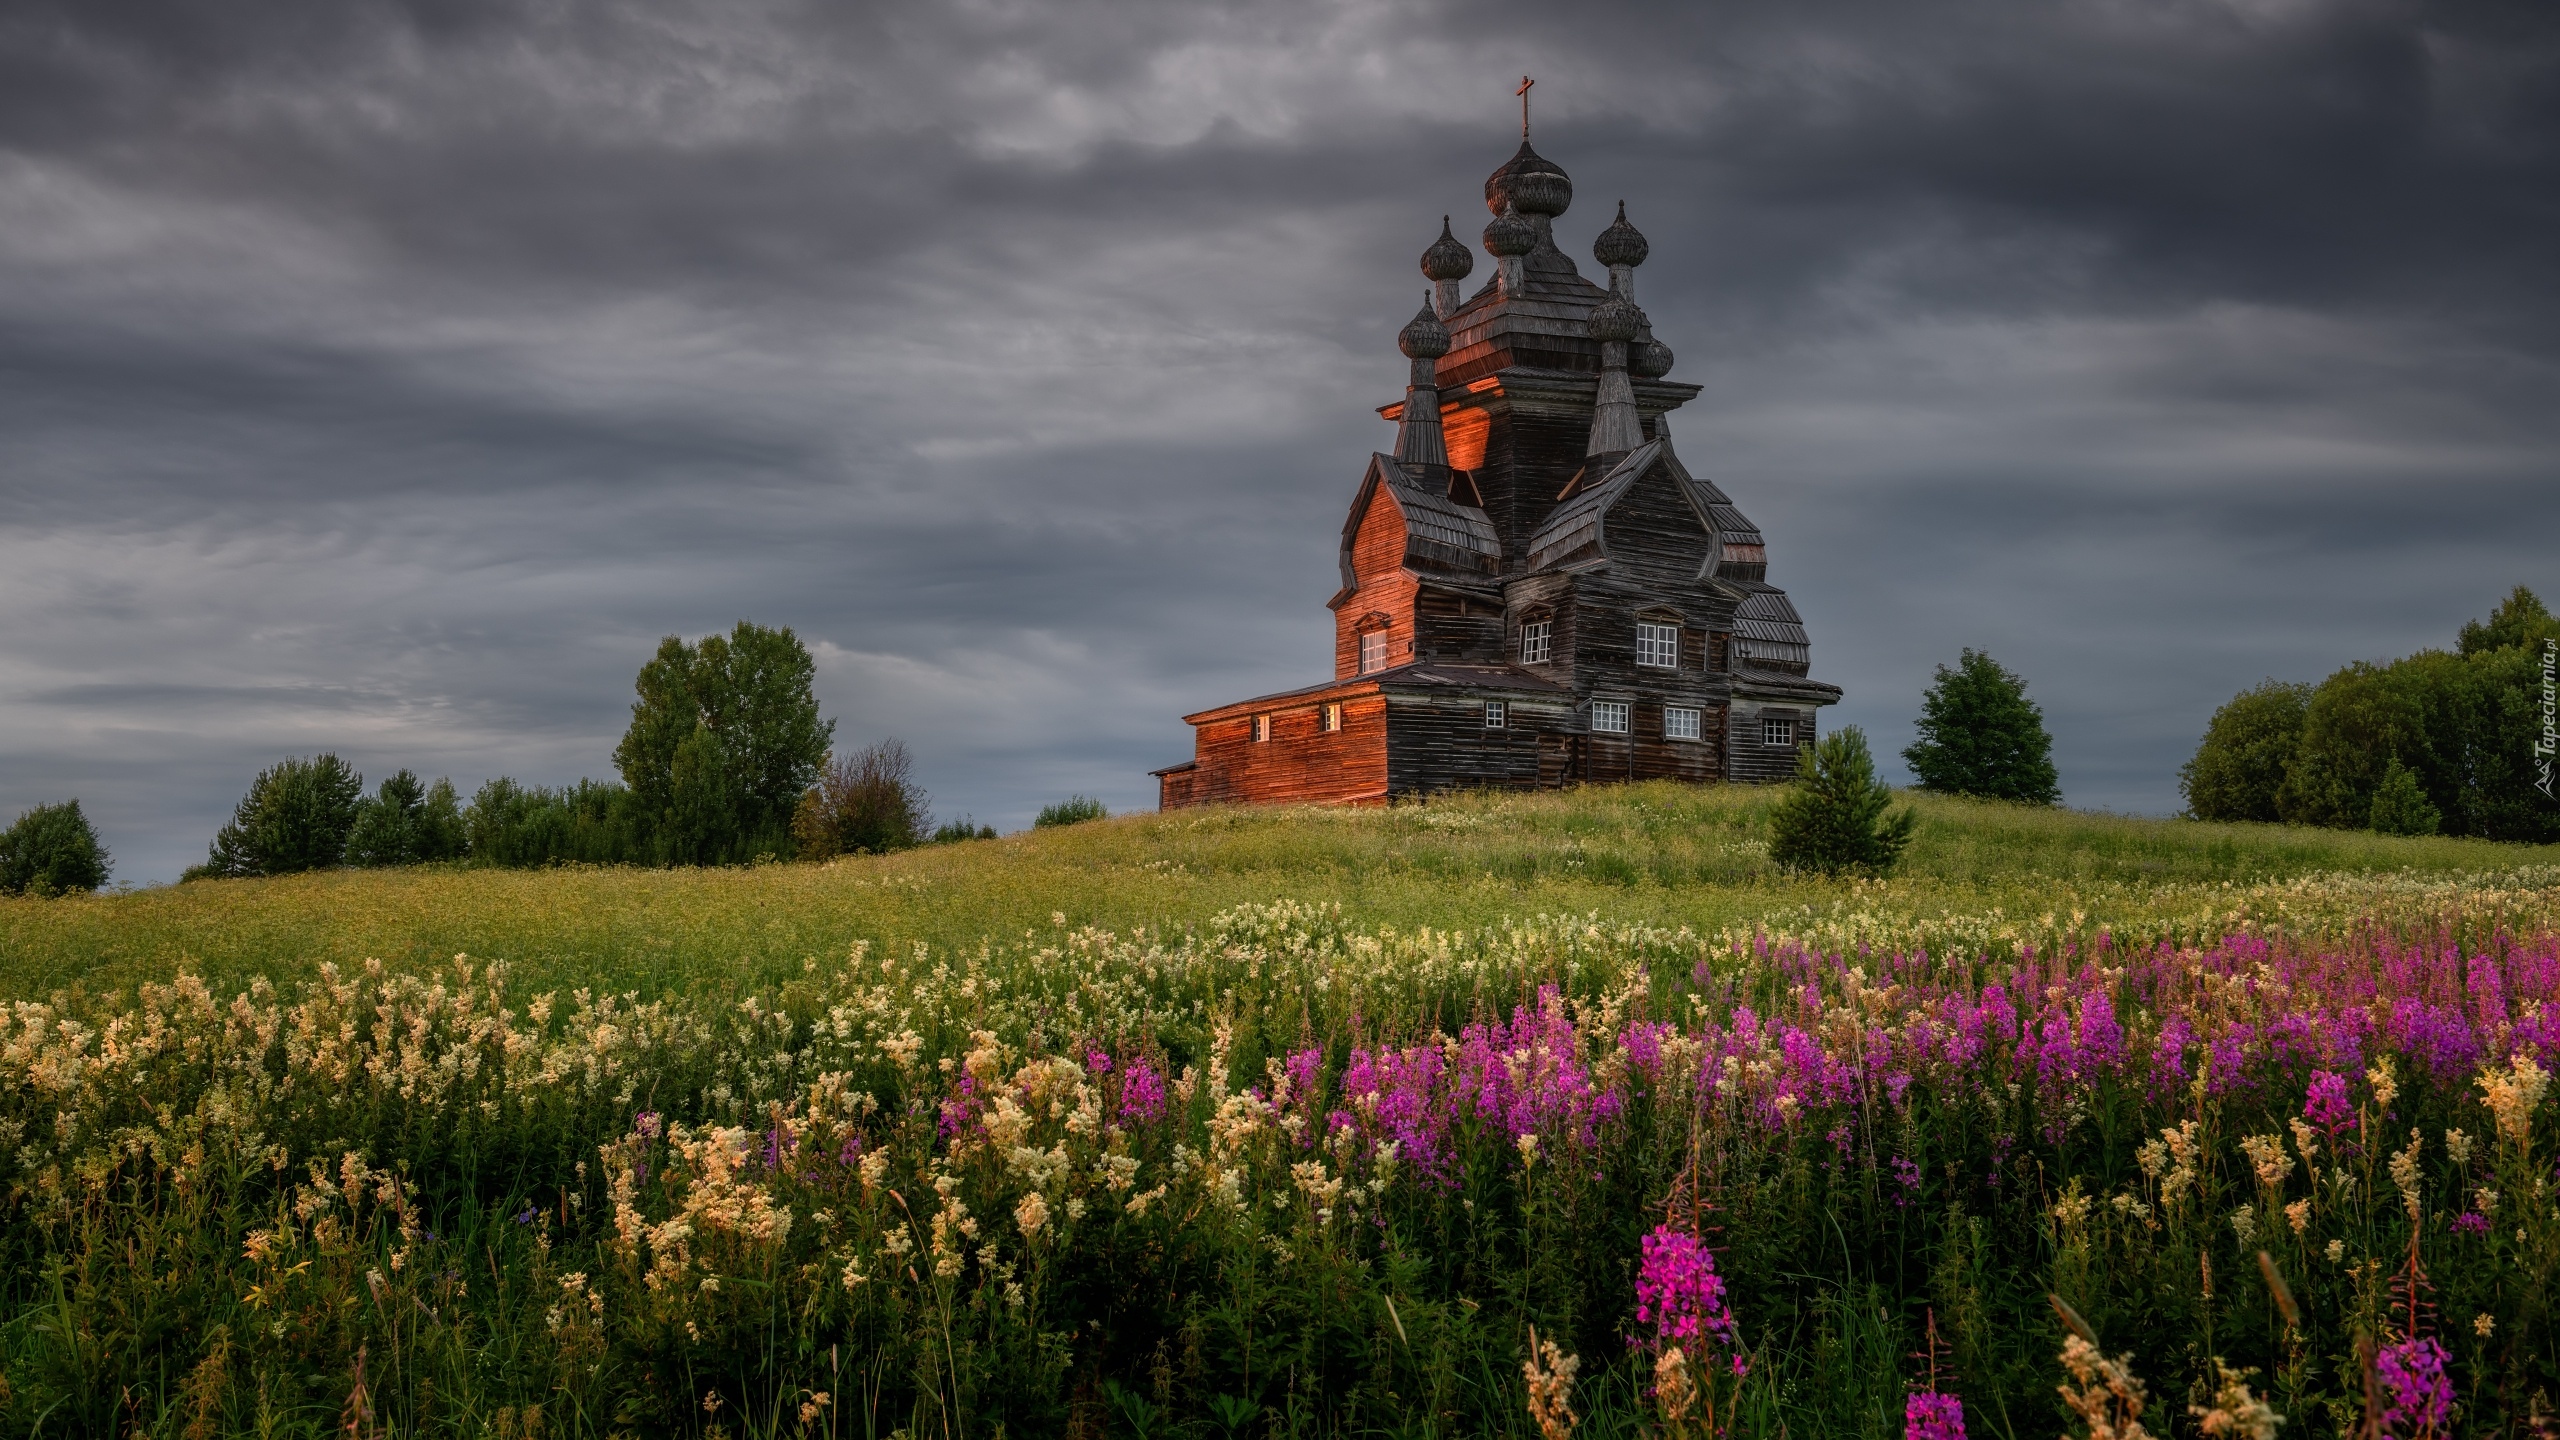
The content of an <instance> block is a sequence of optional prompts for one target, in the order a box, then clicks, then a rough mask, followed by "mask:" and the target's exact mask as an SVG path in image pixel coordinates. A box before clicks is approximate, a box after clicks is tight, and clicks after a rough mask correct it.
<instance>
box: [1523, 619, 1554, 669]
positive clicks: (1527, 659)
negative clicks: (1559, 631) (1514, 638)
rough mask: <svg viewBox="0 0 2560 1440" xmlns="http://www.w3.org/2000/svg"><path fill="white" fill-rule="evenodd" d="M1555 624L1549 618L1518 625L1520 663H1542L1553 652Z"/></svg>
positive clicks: (1545, 661) (1544, 662)
mask: <svg viewBox="0 0 2560 1440" xmlns="http://www.w3.org/2000/svg"><path fill="white" fill-rule="evenodd" d="M1554 635H1555V624H1554V622H1553V621H1549V620H1532V621H1530V622H1528V623H1527V624H1525V625H1523V626H1521V627H1520V663H1521V664H1523V665H1544V664H1546V663H1547V657H1548V655H1549V654H1551V653H1553V650H1554V639H1553V637H1554Z"/></svg>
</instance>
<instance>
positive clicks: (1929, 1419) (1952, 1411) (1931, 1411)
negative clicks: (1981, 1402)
mask: <svg viewBox="0 0 2560 1440" xmlns="http://www.w3.org/2000/svg"><path fill="white" fill-rule="evenodd" d="M1902 1440H1965V1435H1964V1401H1963V1400H1962V1399H1961V1398H1959V1397H1957V1396H1954V1395H1941V1394H1939V1393H1937V1392H1935V1391H1927V1390H1924V1391H1920V1392H1917V1393H1915V1394H1914V1395H1912V1397H1911V1398H1910V1399H1909V1400H1907V1401H1905V1402H1903V1406H1902Z"/></svg>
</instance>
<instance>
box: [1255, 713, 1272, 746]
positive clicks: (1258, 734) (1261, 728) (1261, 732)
mask: <svg viewBox="0 0 2560 1440" xmlns="http://www.w3.org/2000/svg"><path fill="white" fill-rule="evenodd" d="M1270 741H1271V717H1270V716H1268V715H1256V716H1254V717H1253V743H1254V744H1256V745H1266V744H1269V743H1270Z"/></svg>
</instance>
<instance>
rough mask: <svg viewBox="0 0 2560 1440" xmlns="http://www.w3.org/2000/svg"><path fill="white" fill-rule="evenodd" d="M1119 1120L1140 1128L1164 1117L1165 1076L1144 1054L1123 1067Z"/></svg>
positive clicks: (1133, 1058)
mask: <svg viewBox="0 0 2560 1440" xmlns="http://www.w3.org/2000/svg"><path fill="white" fill-rule="evenodd" d="M1120 1118H1121V1119H1123V1120H1130V1121H1135V1122H1136V1123H1138V1124H1140V1125H1152V1124H1154V1123H1155V1122H1156V1121H1158V1120H1161V1119H1163V1118H1164V1077H1163V1076H1161V1075H1158V1074H1157V1073H1156V1067H1154V1066H1153V1065H1150V1064H1148V1063H1147V1060H1146V1057H1145V1056H1143V1055H1140V1056H1135V1057H1132V1058H1131V1059H1130V1061H1129V1063H1128V1064H1126V1065H1124V1066H1122V1067H1121V1068H1120Z"/></svg>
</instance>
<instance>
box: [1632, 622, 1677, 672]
mask: <svg viewBox="0 0 2560 1440" xmlns="http://www.w3.org/2000/svg"><path fill="white" fill-rule="evenodd" d="M1636 663H1637V664H1638V665H1642V666H1645V667H1647V668H1648V669H1654V670H1677V669H1679V668H1680V627H1679V626H1677V625H1665V624H1662V623H1661V622H1659V621H1655V620H1639V621H1637V622H1636Z"/></svg>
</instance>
